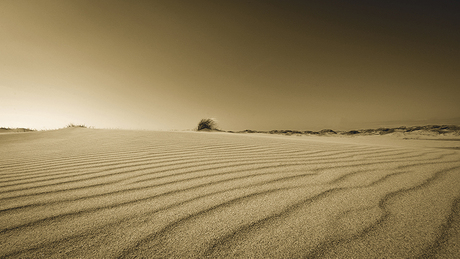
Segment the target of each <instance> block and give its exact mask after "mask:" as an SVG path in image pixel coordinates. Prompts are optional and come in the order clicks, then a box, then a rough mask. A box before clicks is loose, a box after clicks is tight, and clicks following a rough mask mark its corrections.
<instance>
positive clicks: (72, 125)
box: [67, 123, 88, 128]
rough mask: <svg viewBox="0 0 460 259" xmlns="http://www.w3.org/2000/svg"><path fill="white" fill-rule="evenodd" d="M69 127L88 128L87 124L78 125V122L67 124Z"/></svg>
mask: <svg viewBox="0 0 460 259" xmlns="http://www.w3.org/2000/svg"><path fill="white" fill-rule="evenodd" d="M67 128H88V127H86V125H83V124H80V125H77V124H73V123H70V124H69V125H67Z"/></svg>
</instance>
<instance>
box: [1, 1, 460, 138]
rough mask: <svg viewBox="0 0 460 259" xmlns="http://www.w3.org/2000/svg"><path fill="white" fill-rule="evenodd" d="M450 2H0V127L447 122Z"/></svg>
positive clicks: (453, 66)
mask: <svg viewBox="0 0 460 259" xmlns="http://www.w3.org/2000/svg"><path fill="white" fill-rule="evenodd" d="M459 13H460V3H459V2H458V1H456V0H451V1H448V0H440V1H434V0H433V1H415V0H385V1H383V0H382V1H377V0H375V1H365V0H350V1H339V0H329V1H322V0H321V1H320V0H311V1H293V0H291V1H288V0H280V1H274V0H264V1H262V0H244V1H242V0H231V1H230V0H228V1H224V0H206V1H205V0H194V1H190V0H151V1H143V0H138V1H128V0H126V1H117V0H107V1H104V0H89V1H85V0H78V1H73V0H72V1H71V0H55V1H48V0H30V1H29V0H21V1H16V0H1V1H0V127H26V128H35V129H39V130H43V129H55V128H61V127H65V126H66V125H67V124H69V123H74V124H85V125H87V126H93V127H96V128H121V129H147V130H189V129H193V128H195V127H196V126H197V124H198V122H199V120H200V119H202V118H215V119H216V120H217V122H218V125H219V127H220V128H221V129H224V130H244V129H252V130H272V129H292V130H320V129H326V128H332V129H337V130H344V129H358V128H371V127H379V126H388V125H389V124H400V125H410V124H417V123H418V124H420V123H422V124H423V123H425V124H429V123H435V124H451V123H460V119H459V117H460V102H459V99H460V98H459V97H460V47H459V46H460V16H459V15H458V14H459Z"/></svg>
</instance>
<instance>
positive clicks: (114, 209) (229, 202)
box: [0, 129, 460, 258]
mask: <svg viewBox="0 0 460 259" xmlns="http://www.w3.org/2000/svg"><path fill="white" fill-rule="evenodd" d="M377 138H379V137H377ZM377 138H355V139H350V138H348V139H339V138H336V139H334V138H327V137H323V138H320V137H318V138H313V137H296V136H290V137H284V136H283V137H280V136H272V135H257V134H255V135H244V134H229V133H213V132H207V133H198V132H149V131H117V130H94V129H64V130H57V131H47V132H32V133H16V134H1V135H0V257H1V258H53V257H54V258H61V257H71V258H134V257H138V258H139V257H140V258H142V257H144V258H203V257H209V258H229V257H230V258H232V257H233V258H234V257H241V258H408V257H420V258H431V257H434V258H458V255H459V254H460V152H459V151H458V149H455V148H452V145H454V146H455V145H456V144H459V143H460V142H456V143H454V144H450V145H451V146H450V147H449V148H446V149H441V148H436V147H440V146H443V145H445V144H442V143H440V142H436V143H435V142H433V141H432V142H429V141H426V143H425V142H421V141H420V140H415V141H410V140H407V141H404V140H401V139H399V140H398V139H392V141H389V140H390V139H387V140H388V141H385V138H384V137H380V138H379V139H377ZM444 143H447V142H444ZM452 143H453V142H452Z"/></svg>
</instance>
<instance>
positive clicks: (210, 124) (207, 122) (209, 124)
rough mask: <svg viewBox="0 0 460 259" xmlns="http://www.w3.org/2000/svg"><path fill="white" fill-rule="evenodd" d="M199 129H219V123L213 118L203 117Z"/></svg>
mask: <svg viewBox="0 0 460 259" xmlns="http://www.w3.org/2000/svg"><path fill="white" fill-rule="evenodd" d="M197 130H217V123H216V122H215V121H214V120H213V119H202V120H200V123H198V128H197Z"/></svg>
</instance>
